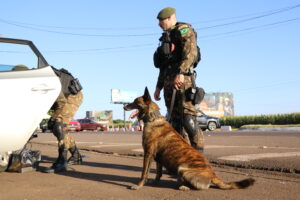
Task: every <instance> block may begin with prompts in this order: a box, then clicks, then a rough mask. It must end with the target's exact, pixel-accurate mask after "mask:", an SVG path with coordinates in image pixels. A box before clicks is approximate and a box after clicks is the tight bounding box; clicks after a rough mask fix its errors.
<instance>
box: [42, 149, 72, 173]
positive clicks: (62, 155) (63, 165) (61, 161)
mask: <svg viewBox="0 0 300 200" xmlns="http://www.w3.org/2000/svg"><path fill="white" fill-rule="evenodd" d="M67 155H68V150H66V149H64V148H59V149H58V158H57V159H56V161H55V163H53V164H52V166H51V167H48V168H47V169H45V170H44V172H47V173H57V172H64V171H67V169H68V164H67Z"/></svg>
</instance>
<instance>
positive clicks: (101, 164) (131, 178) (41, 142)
mask: <svg viewBox="0 0 300 200" xmlns="http://www.w3.org/2000/svg"><path fill="white" fill-rule="evenodd" d="M74 135H75V139H76V141H77V143H78V146H79V148H80V149H81V152H82V154H84V155H86V157H85V158H84V164H83V165H79V166H71V167H70V169H69V171H67V172H64V173H59V174H46V173H41V172H26V173H23V174H19V173H7V172H3V173H0V200H6V199H28V200H35V199H45V200H46V199H51V200H52V199H111V200H114V199H132V200H140V199H172V200H177V199H178V200H179V199H180V200H182V199H187V200H189V199H191V200H192V199H207V200H213V199H237V200H240V199H247V200H248V199H249V200H250V199H251V200H253V199H257V200H260V199H261V200H262V199H264V200H265V199H272V200H277V199H278V200H282V199H288V200H290V199H291V200H294V199H295V200H296V199H299V196H298V195H299V194H298V193H299V190H300V175H299V171H296V170H298V168H299V167H298V166H299V158H300V157H299V155H297V153H299V152H300V133H299V132H291V131H289V132H227V133H221V132H214V133H213V132H206V133H205V139H206V150H205V156H207V157H208V158H209V159H210V160H211V161H213V169H214V170H215V171H216V173H217V174H218V175H219V176H220V177H222V179H224V180H225V181H234V180H240V179H244V178H246V177H253V178H255V179H256V183H255V185H254V186H253V187H250V188H248V189H246V190H231V191H224V190H219V189H216V188H210V189H209V190H206V191H194V190H192V191H187V192H182V191H178V190H177V188H178V185H177V183H176V179H175V178H174V177H171V176H169V175H166V174H164V175H163V177H162V181H161V182H160V183H159V184H158V185H157V186H154V185H151V184H147V185H146V186H145V187H144V188H142V189H141V190H139V191H132V190H130V189H129V187H130V186H131V185H133V184H135V183H137V182H138V180H139V177H140V174H141V170H142V168H141V166H142V157H141V154H142V152H141V134H140V133H116V134H112V133H105V132H101V133H74ZM31 145H32V149H39V150H41V152H42V155H43V157H42V163H41V165H42V166H49V165H51V162H53V161H54V160H55V157H56V156H57V148H56V141H55V137H54V136H53V135H52V134H50V133H47V134H39V138H36V139H34V140H33V141H32V142H31ZM99 152H100V153H99ZM101 152H102V153H101ZM253 154H256V155H260V156H258V157H256V158H255V157H254V155H253ZM276 154H278V155H280V157H278V156H277V157H272V156H274V155H276ZM127 155H135V156H127ZM233 155H248V156H241V157H240V158H241V159H243V160H244V161H241V160H239V161H237V160H238V159H237V160H232V159H231V158H232V157H231V158H230V157H229V156H233ZM249 155H250V156H249ZM224 157H225V158H224ZM226 157H227V158H226ZM228 157H229V159H228ZM246 158H247V159H248V160H246ZM258 158H259V159H258ZM253 159H254V160H253ZM218 162H223V163H221V164H220V163H219V164H220V165H219V164H218ZM226 162H229V163H226ZM214 163H216V164H214ZM232 163H234V164H235V165H239V163H243V164H241V167H245V166H252V168H258V167H257V166H267V167H270V169H272V168H273V169H274V170H275V169H276V167H277V166H278V169H279V168H281V169H284V168H286V167H287V169H293V170H294V171H293V170H291V171H290V172H293V173H285V172H277V171H276V170H275V171H269V170H258V169H250V168H248V167H245V168H236V167H229V166H228V165H231V164H232ZM245 163H248V164H245ZM250 163H251V164H250ZM223 164H226V165H223ZM255 166H256V167H255ZM291 166H295V167H291ZM154 169H155V167H154V164H153V165H152V170H151V173H150V175H149V178H150V179H152V178H154V176H155V175H154Z"/></svg>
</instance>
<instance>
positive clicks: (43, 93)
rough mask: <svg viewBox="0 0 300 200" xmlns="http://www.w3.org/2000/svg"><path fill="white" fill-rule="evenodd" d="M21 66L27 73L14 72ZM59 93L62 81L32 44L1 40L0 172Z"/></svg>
mask: <svg viewBox="0 0 300 200" xmlns="http://www.w3.org/2000/svg"><path fill="white" fill-rule="evenodd" d="M6 49H8V50H6ZM18 64H23V65H26V66H27V67H28V70H18V71H12V68H13V67H14V66H15V65H18ZM60 90H61V83H60V80H59V78H58V77H57V76H56V74H55V73H54V71H53V70H52V68H51V66H50V65H49V64H48V63H47V61H46V60H45V58H44V57H43V55H42V54H41V53H40V51H39V50H38V49H37V48H36V46H35V45H34V44H33V43H32V42H31V41H28V40H19V39H12V38H1V37H0V95H1V97H0V171H4V170H5V169H6V168H7V165H8V161H9V157H10V155H11V153H12V152H13V151H16V150H20V149H22V148H23V147H24V145H25V144H26V143H27V141H28V140H29V138H30V137H31V136H32V134H33V133H34V132H35V131H36V129H37V127H38V125H39V123H40V122H41V120H42V119H43V117H44V116H45V115H46V113H47V112H48V110H49V109H50V107H51V106H52V105H53V103H54V101H55V100H56V98H57V97H58V95H59V93H60Z"/></svg>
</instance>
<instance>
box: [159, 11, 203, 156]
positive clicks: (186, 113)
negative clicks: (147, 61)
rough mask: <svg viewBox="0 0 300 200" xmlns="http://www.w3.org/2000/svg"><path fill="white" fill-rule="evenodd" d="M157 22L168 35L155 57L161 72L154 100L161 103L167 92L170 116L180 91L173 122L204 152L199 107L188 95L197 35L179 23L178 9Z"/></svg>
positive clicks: (192, 143) (187, 138)
mask: <svg viewBox="0 0 300 200" xmlns="http://www.w3.org/2000/svg"><path fill="white" fill-rule="evenodd" d="M157 19H158V20H159V26H160V27H161V28H162V30H163V31H164V33H163V36H162V37H161V38H160V41H161V46H160V47H158V48H157V50H156V52H155V54H154V64H155V66H156V67H158V68H159V69H160V72H159V76H158V80H157V85H156V90H155V92H154V99H155V100H160V91H161V90H162V89H163V90H164V99H165V105H166V107H167V108H168V112H170V107H171V100H172V94H173V90H174V88H175V89H176V90H175V91H176V96H175V101H174V106H173V110H172V112H171V116H170V122H171V124H172V125H173V127H174V128H175V129H176V130H177V132H179V133H180V134H181V135H182V136H183V137H184V138H185V139H186V140H187V142H190V144H191V145H192V146H193V147H194V148H195V149H197V150H198V151H200V152H203V147H204V142H203V133H202V131H201V129H200V128H199V127H198V123H197V121H196V109H195V105H194V104H193V103H192V101H191V100H190V99H188V98H187V95H186V94H187V92H188V90H189V88H191V87H192V79H191V77H192V76H194V74H193V73H192V72H193V67H194V66H193V65H194V63H195V61H196V58H197V41H196V33H195V31H194V29H193V28H192V27H191V25H190V24H187V23H179V22H177V20H176V15H175V9H174V8H169V7H168V8H164V9H163V10H161V11H160V12H159V13H158V16H157ZM166 49H167V50H166ZM169 114H170V113H169Z"/></svg>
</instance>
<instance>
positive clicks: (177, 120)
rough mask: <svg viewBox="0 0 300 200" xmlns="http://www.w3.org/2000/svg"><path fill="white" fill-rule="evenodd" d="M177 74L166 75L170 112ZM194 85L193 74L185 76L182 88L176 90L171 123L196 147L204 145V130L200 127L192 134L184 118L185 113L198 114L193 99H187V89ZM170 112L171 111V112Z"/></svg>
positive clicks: (165, 82)
mask: <svg viewBox="0 0 300 200" xmlns="http://www.w3.org/2000/svg"><path fill="white" fill-rule="evenodd" d="M175 76H176V75H171V76H166V78H165V81H164V99H165V105H166V107H167V109H168V112H170V107H171V101H172V94H173V85H174V79H175ZM190 87H192V80H191V76H184V83H183V85H182V86H181V88H180V90H177V91H176V95H175V101H174V106H173V110H172V113H171V118H170V121H171V124H172V125H173V126H174V128H175V129H176V130H177V132H179V134H180V135H181V136H182V137H183V138H184V139H185V140H186V142H187V143H189V144H191V145H192V146H193V147H195V148H196V149H198V148H202V149H203V147H204V137H203V132H202V130H201V129H200V128H199V129H198V134H197V135H194V136H192V135H190V134H188V133H187V131H186V130H185V129H184V128H183V124H182V120H183V117H184V115H193V116H196V108H195V105H194V104H193V103H192V101H187V100H186V90H188V89H189V88H190ZM169 114H170V113H169Z"/></svg>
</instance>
